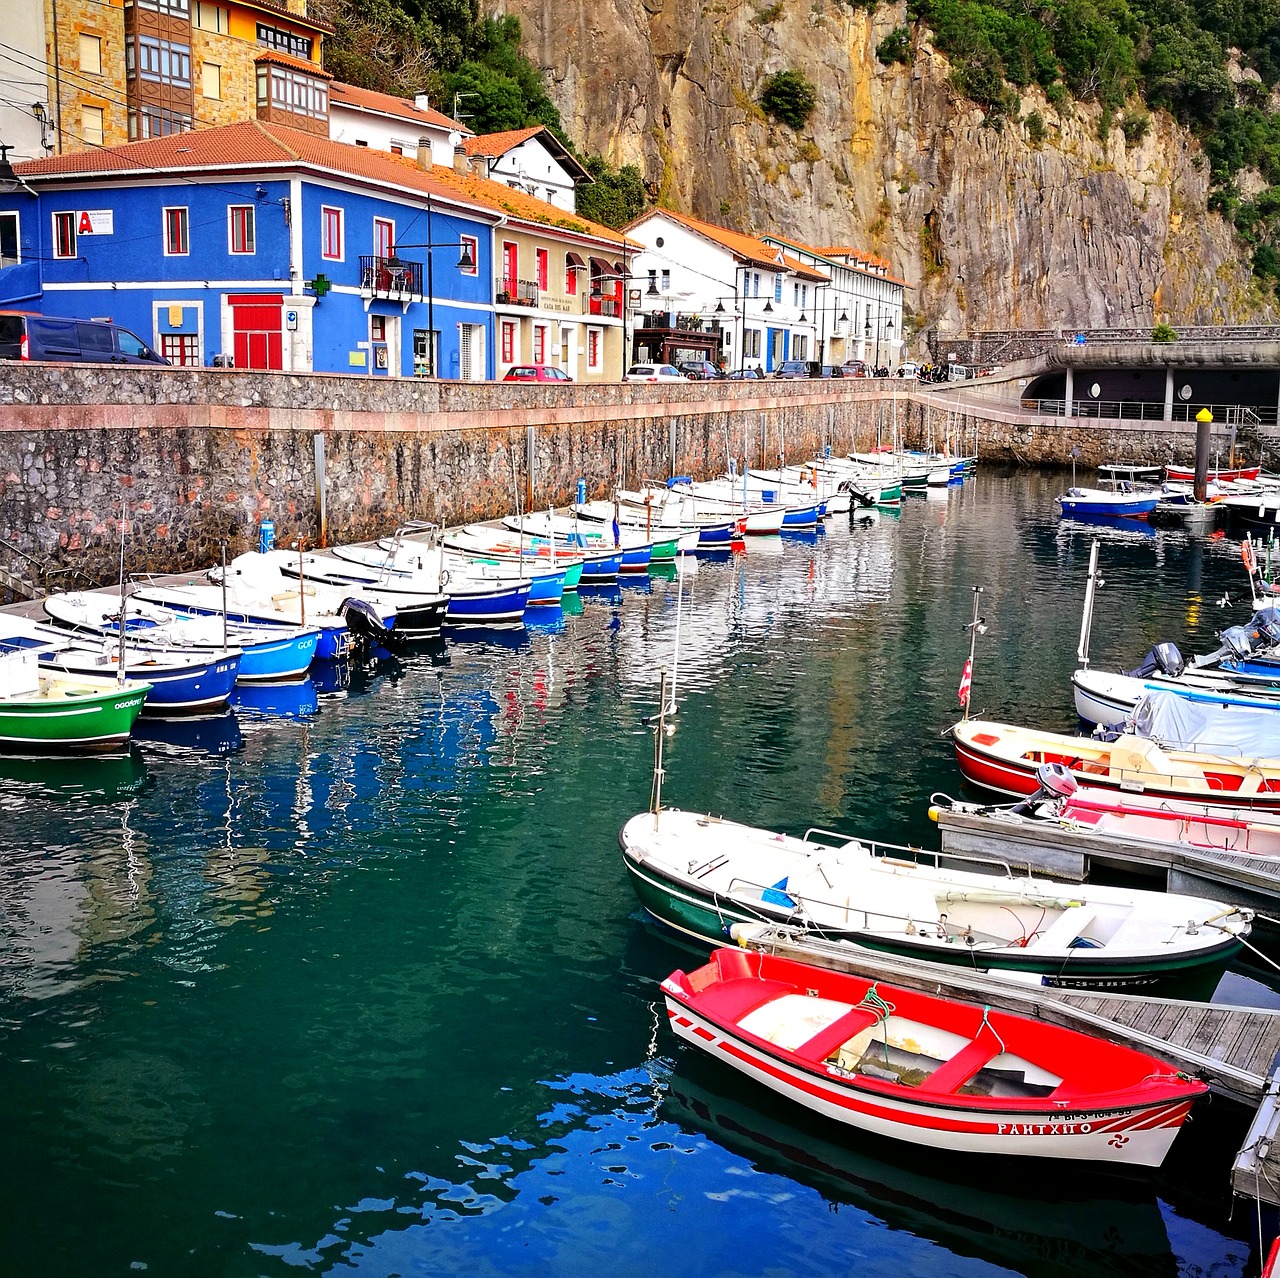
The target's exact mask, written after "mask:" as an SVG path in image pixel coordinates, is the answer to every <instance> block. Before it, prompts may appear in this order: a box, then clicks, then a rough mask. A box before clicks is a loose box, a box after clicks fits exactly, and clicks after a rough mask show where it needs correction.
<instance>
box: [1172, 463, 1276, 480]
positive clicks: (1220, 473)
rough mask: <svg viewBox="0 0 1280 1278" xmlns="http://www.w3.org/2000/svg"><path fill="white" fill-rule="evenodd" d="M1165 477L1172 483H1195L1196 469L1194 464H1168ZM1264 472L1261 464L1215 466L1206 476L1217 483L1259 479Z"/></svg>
mask: <svg viewBox="0 0 1280 1278" xmlns="http://www.w3.org/2000/svg"><path fill="white" fill-rule="evenodd" d="M1164 473H1165V478H1166V479H1168V480H1169V481H1170V482H1172V483H1187V484H1190V483H1194V482H1195V477H1196V471H1195V467H1194V466H1166V467H1165V468H1164ZM1260 474H1262V467H1261V466H1260V465H1259V466H1228V467H1215V468H1214V469H1213V470H1209V471H1207V472H1206V476H1205V477H1206V478H1207V479H1211V480H1213V481H1214V482H1215V483H1221V482H1223V481H1225V482H1228V483H1233V482H1235V481H1237V480H1241V479H1257V478H1258V476H1259V475H1260Z"/></svg>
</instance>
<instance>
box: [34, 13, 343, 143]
mask: <svg viewBox="0 0 1280 1278" xmlns="http://www.w3.org/2000/svg"><path fill="white" fill-rule="evenodd" d="M19 3H20V5H22V6H24V7H25V6H26V5H42V6H43V29H44V30H43V35H44V46H45V62H46V63H47V66H48V75H47V81H48V83H47V93H48V97H47V101H46V102H44V103H37V104H34V105H33V106H32V107H30V108H27V107H21V108H20V109H21V110H22V111H23V112H34V113H35V114H36V116H37V118H38V119H41V122H42V124H43V125H44V149H45V150H46V151H47V152H52V153H55V154H57V153H62V152H68V151H83V150H87V149H88V148H90V147H97V146H113V145H116V144H117V143H120V142H126V141H131V140H133V139H135V138H150V137H163V136H165V135H167V134H170V133H179V132H183V131H184V130H187V129H193V128H200V127H202V126H206V125H212V124H231V123H234V122H235V121H238V120H243V119H252V118H255V117H256V118H259V119H262V120H268V121H272V122H274V123H277V124H288V125H291V126H292V127H294V128H301V129H306V130H307V131H309V132H312V133H320V134H327V133H328V128H329V122H328V121H329V103H328V83H329V81H330V80H331V79H332V77H331V76H330V75H329V74H328V72H326V71H325V70H324V69H323V43H324V37H325V35H326V34H328V33H329V32H331V31H332V29H333V28H332V27H330V26H329V25H328V23H325V22H321V21H319V20H317V19H314V18H310V17H308V16H307V13H306V5H305V0H290V2H289V3H288V4H287V5H286V4H284V3H277V2H273V0H219V3H205V0H19ZM36 16H38V15H36ZM36 25H37V27H38V23H37V24H36Z"/></svg>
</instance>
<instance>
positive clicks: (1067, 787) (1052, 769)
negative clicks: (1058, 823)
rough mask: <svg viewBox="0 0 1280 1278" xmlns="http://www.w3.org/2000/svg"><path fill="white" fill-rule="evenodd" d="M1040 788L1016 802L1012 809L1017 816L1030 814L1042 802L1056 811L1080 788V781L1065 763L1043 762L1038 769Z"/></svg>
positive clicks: (1037, 777)
mask: <svg viewBox="0 0 1280 1278" xmlns="http://www.w3.org/2000/svg"><path fill="white" fill-rule="evenodd" d="M1036 780H1037V781H1038V782H1039V783H1040V788H1039V789H1038V790H1037V791H1036V792H1035V794H1033V795H1030V796H1029V797H1028V798H1025V799H1023V800H1022V802H1021V803H1015V804H1014V806H1013V807H1012V809H1010V810H1011V811H1012V812H1013V813H1014V814H1015V815H1016V816H1029V815H1030V814H1031V813H1032V812H1033V811H1034V810H1035V808H1036V807H1037V805H1039V804H1041V803H1048V804H1049V805H1050V806H1051V808H1052V809H1053V810H1054V811H1055V812H1056V811H1057V810H1058V809H1060V808H1061V807H1062V805H1063V804H1064V803H1065V802H1066V801H1067V800H1068V799H1069V798H1071V796H1072V795H1073V794H1075V792H1076V790H1077V789H1078V788H1079V783H1078V782H1077V781H1076V779H1075V776H1074V775H1073V774H1072V772H1071V769H1070V768H1068V767H1067V765H1066V764H1065V763H1042V764H1041V765H1040V766H1039V767H1038V768H1037V769H1036Z"/></svg>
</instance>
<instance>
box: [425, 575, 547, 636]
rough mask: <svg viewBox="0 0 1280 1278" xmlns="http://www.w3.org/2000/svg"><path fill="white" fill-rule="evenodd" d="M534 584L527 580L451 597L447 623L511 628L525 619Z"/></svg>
mask: <svg viewBox="0 0 1280 1278" xmlns="http://www.w3.org/2000/svg"><path fill="white" fill-rule="evenodd" d="M530 587H531V583H530V582H529V580H528V579H527V578H526V579H524V580H523V581H519V582H517V583H515V584H513V585H505V586H500V587H497V588H495V589H493V590H475V591H471V592H468V593H460V594H450V595H449V609H448V611H447V612H446V613H445V622H446V623H447V624H448V625H451V626H509V625H514V624H515V623H516V622H519V621H521V620H523V618H524V612H525V609H526V608H527V607H528V605H529V590H530Z"/></svg>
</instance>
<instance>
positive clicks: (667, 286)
mask: <svg viewBox="0 0 1280 1278" xmlns="http://www.w3.org/2000/svg"><path fill="white" fill-rule="evenodd" d="M662 291H663V292H664V293H669V292H670V291H671V272H670V271H666V270H664V271H663V272H662Z"/></svg>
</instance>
